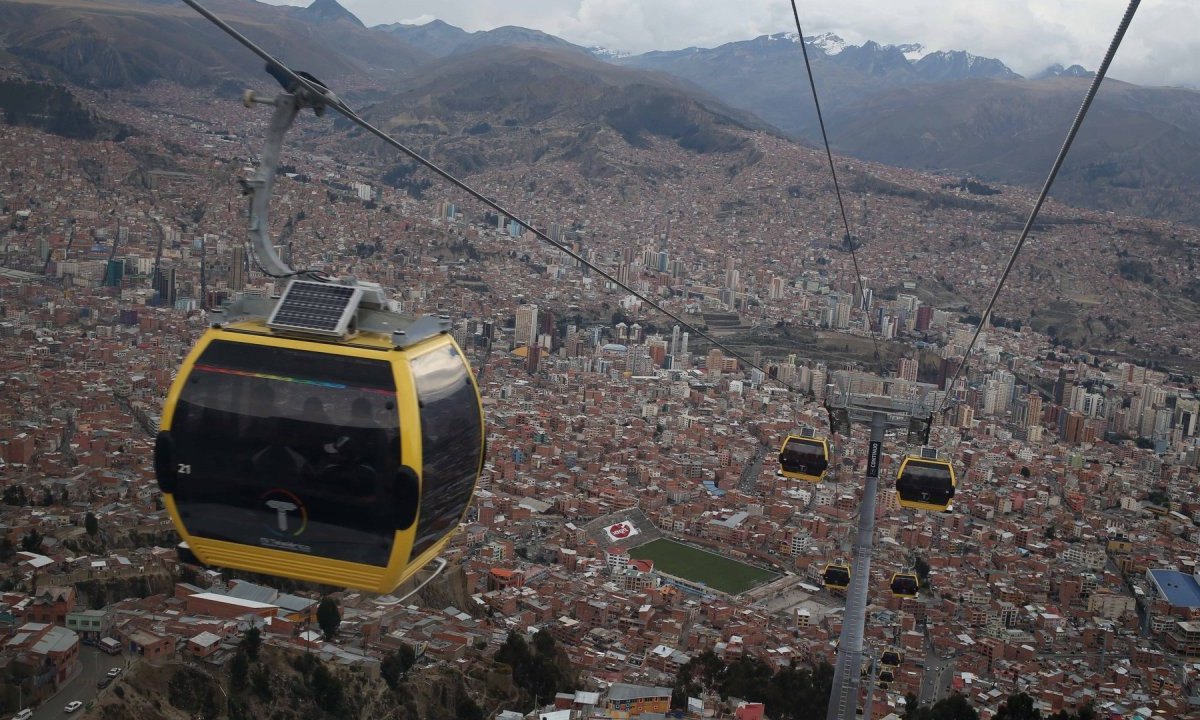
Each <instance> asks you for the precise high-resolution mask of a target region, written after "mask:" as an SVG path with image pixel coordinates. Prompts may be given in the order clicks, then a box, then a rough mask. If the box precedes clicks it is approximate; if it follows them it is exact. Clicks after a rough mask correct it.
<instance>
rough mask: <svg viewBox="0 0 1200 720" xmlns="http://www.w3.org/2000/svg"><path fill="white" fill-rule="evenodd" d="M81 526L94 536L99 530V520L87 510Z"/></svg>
mask: <svg viewBox="0 0 1200 720" xmlns="http://www.w3.org/2000/svg"><path fill="white" fill-rule="evenodd" d="M83 528H84V529H85V530H87V534H88V535H91V536H92V537H96V533H98V532H100V521H99V520H97V519H96V514H95V513H92V512H89V513H88V514H87V515H84V516H83Z"/></svg>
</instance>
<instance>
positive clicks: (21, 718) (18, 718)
mask: <svg viewBox="0 0 1200 720" xmlns="http://www.w3.org/2000/svg"><path fill="white" fill-rule="evenodd" d="M31 717H33V711H32V710H30V709H29V708H25V709H24V710H22V711H20V712H19V713H17V714H16V715H13V717H12V720H29V718H31Z"/></svg>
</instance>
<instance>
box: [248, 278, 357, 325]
mask: <svg viewBox="0 0 1200 720" xmlns="http://www.w3.org/2000/svg"><path fill="white" fill-rule="evenodd" d="M361 298H362V289H360V288H357V287H352V286H348V285H337V284H333V283H320V282H310V281H305V280H292V281H291V283H289V284H288V288H287V291H286V292H284V294H283V297H281V298H280V299H279V303H278V304H276V306H275V310H274V312H272V313H271V317H270V318H268V319H267V327H269V328H274V329H278V330H293V331H299V332H306V333H313V334H318V335H325V336H330V337H344V336H345V335H346V334H347V333H348V332H349V331H350V325H351V322H352V321H353V320H354V315H355V311H356V310H357V309H358V304H359V301H360V300H361Z"/></svg>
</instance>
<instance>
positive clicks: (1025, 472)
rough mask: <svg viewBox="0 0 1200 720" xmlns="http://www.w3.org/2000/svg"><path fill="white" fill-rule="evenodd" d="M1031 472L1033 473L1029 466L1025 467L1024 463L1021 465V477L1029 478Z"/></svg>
mask: <svg viewBox="0 0 1200 720" xmlns="http://www.w3.org/2000/svg"><path fill="white" fill-rule="evenodd" d="M1030 474H1031V473H1030V472H1029V468H1027V467H1025V466H1024V465H1022V466H1021V477H1025V478H1027V477H1029V476H1030Z"/></svg>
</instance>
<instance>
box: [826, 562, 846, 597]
mask: <svg viewBox="0 0 1200 720" xmlns="http://www.w3.org/2000/svg"><path fill="white" fill-rule="evenodd" d="M822 577H823V578H824V580H825V587H827V588H829V589H830V590H845V589H846V588H848V587H850V566H849V565H845V564H843V563H830V564H828V565H826V566H825V570H824V572H823V573H822Z"/></svg>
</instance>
